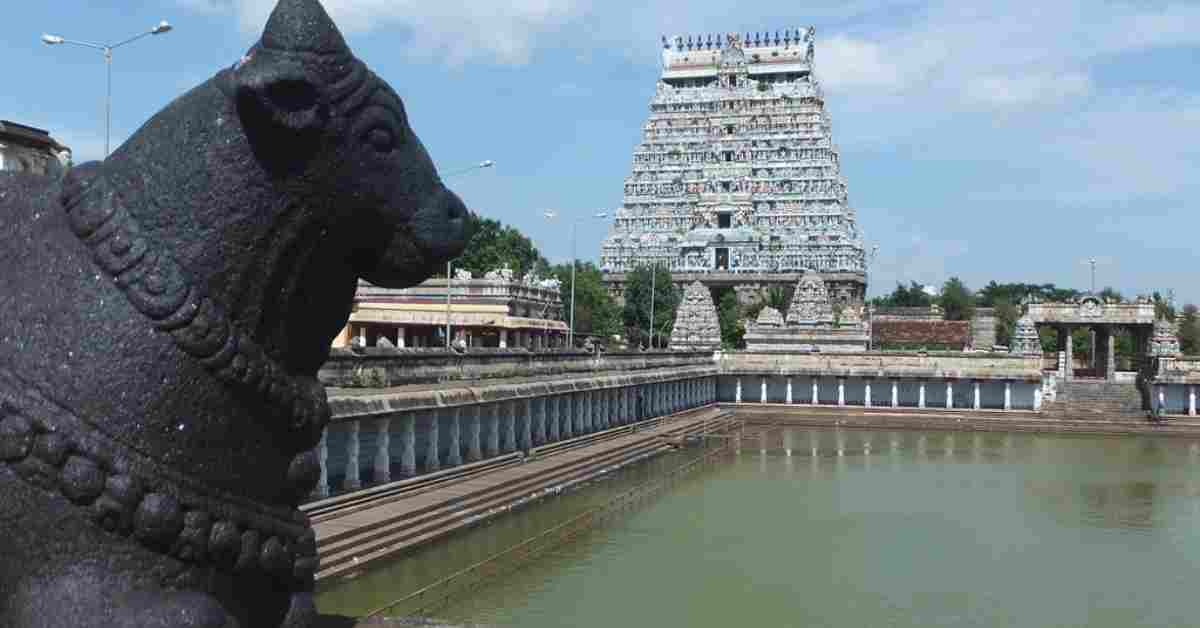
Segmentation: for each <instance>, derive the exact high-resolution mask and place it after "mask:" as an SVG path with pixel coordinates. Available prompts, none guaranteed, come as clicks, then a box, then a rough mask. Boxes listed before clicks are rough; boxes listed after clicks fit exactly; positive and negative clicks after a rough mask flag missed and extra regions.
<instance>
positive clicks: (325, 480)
mask: <svg viewBox="0 0 1200 628" xmlns="http://www.w3.org/2000/svg"><path fill="white" fill-rule="evenodd" d="M317 462H319V463H320V464H321V477H320V478H319V479H318V480H317V486H316V487H315V488H313V497H315V498H317V499H321V498H323V497H329V428H328V427H326V428H325V429H324V430H322V431H321V440H320V442H318V443H317Z"/></svg>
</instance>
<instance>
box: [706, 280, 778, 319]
mask: <svg viewBox="0 0 1200 628" xmlns="http://www.w3.org/2000/svg"><path fill="white" fill-rule="evenodd" d="M794 291H795V289H794V288H785V287H783V286H771V287H770V288H767V290H766V291H765V292H759V293H758V296H759V300H758V302H756V303H755V304H754V305H751V306H749V307H747V308H745V309H744V310H742V311H741V313H740V314H741V317H742V318H747V319H755V318H758V314H759V312H762V310H763V308H764V307H773V308H775V309H776V310H779V313H780V314H786V313H787V309H788V306H789V305H791V303H792V292H794ZM735 297H736V295H735ZM734 300H735V301H736V300H737V299H736V298H735V299H734ZM717 302H718V303H719V302H720V301H719V300H718V301H717Z"/></svg>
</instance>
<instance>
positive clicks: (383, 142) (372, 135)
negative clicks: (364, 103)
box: [367, 126, 396, 153]
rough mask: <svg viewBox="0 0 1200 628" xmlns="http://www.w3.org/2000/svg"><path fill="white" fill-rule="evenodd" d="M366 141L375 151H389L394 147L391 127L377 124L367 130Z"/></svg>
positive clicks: (394, 138)
mask: <svg viewBox="0 0 1200 628" xmlns="http://www.w3.org/2000/svg"><path fill="white" fill-rule="evenodd" d="M367 143H369V144H370V145H371V148H374V149H375V150H376V151H377V152H380V153H390V152H392V149H393V148H395V147H396V136H395V135H394V134H393V133H392V131H391V129H387V128H384V127H381V126H377V127H375V128H373V129H371V130H370V131H368V132H367Z"/></svg>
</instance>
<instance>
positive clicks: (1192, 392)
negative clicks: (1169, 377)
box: [321, 384, 1196, 469]
mask: <svg viewBox="0 0 1200 628" xmlns="http://www.w3.org/2000/svg"><path fill="white" fill-rule="evenodd" d="M1188 416H1196V387H1195V386H1193V385H1191V384H1189V385H1188ZM321 468H322V469H323V468H325V467H324V464H323V463H322V467H321Z"/></svg>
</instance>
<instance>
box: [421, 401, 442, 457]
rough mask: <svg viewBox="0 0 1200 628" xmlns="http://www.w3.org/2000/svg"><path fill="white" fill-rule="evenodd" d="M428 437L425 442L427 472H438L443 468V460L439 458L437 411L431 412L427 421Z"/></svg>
mask: <svg viewBox="0 0 1200 628" xmlns="http://www.w3.org/2000/svg"><path fill="white" fill-rule="evenodd" d="M426 426H427V427H426V428H425V429H426V432H425V434H426V436H427V440H426V441H425V445H426V447H425V471H426V472H429V471H437V470H438V469H441V468H442V461H441V458H440V457H439V456H438V413H437V410H431V411H430V412H429V419H428V420H427V421H426Z"/></svg>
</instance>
